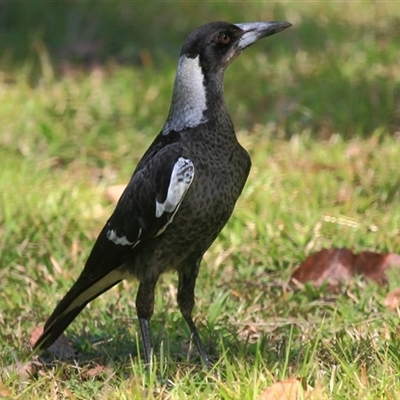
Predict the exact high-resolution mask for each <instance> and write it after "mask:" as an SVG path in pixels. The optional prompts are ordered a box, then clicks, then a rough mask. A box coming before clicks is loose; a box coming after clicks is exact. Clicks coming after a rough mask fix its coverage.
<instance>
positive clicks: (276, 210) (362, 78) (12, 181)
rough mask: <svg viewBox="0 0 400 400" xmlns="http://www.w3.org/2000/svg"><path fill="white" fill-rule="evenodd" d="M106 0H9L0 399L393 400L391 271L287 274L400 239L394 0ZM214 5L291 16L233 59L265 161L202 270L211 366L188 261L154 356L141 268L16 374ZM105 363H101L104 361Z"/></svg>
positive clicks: (398, 369)
mask: <svg viewBox="0 0 400 400" xmlns="http://www.w3.org/2000/svg"><path fill="white" fill-rule="evenodd" d="M97 4H98V5H97V6H96V7H93V4H92V3H90V2H80V1H77V2H57V5H56V4H55V3H54V4H53V3H52V7H54V8H53V9H52V12H50V11H49V8H48V5H47V3H44V2H43V3H37V4H35V7H38V8H37V10H36V9H33V8H32V7H33V6H31V5H30V3H24V7H21V8H15V5H13V3H7V5H2V6H1V7H3V11H4V10H5V11H7V12H0V14H1V17H0V22H2V24H0V26H1V27H0V48H1V49H2V50H4V51H2V52H1V54H3V55H2V56H1V57H0V121H1V126H0V257H1V258H0V322H1V327H2V328H1V330H0V376H1V381H0V398H22V399H25V398H26V399H31V398H61V399H62V398H76V399H87V398H90V397H93V398H110V399H128V398H129V399H131V398H138V399H139V398H140V399H142V398H168V399H182V398H188V399H198V398H206V399H213V398H218V399H220V398H223V399H257V398H258V397H259V395H260V393H261V392H262V391H263V389H264V388H266V387H267V386H269V385H270V384H272V383H273V382H275V381H277V380H282V379H285V378H288V377H303V378H305V379H306V381H307V382H308V384H309V385H311V386H313V387H315V388H316V389H315V390H316V391H318V393H319V394H318V396H317V398H319V399H360V398H362V399H374V400H375V399H397V398H398V397H399V395H400V379H399V378H400V356H399V354H400V353H399V348H400V343H399V342H400V336H399V329H398V324H399V316H398V314H396V313H392V312H389V311H388V310H386V309H385V307H384V306H383V300H384V298H385V296H386V294H387V292H388V291H389V290H390V289H394V288H395V287H398V286H400V279H399V277H398V274H397V273H396V272H393V273H391V274H390V279H389V285H388V287H378V286H376V285H374V284H372V283H368V282H364V281H363V280H362V279H356V280H354V282H352V283H351V284H350V285H349V286H348V287H345V288H343V290H341V291H340V293H337V294H330V293H328V292H326V290H324V289H323V288H322V289H315V288H313V287H312V286H310V285H306V286H305V287H304V288H303V289H294V288H292V287H290V286H289V285H288V281H289V278H290V276H291V273H292V272H293V270H294V269H295V268H296V266H297V265H299V263H301V261H302V260H304V259H305V257H306V256H307V255H309V254H310V253H312V252H314V251H317V250H319V249H321V248H323V247H333V246H334V247H344V246H346V247H349V248H351V249H353V250H354V251H356V252H357V251H363V250H373V251H378V252H397V253H399V252H400V174H399V160H400V146H399V132H400V113H399V109H400V103H399V99H400V74H399V65H398V64H399V58H398V49H399V48H400V35H399V31H398V29H397V26H398V24H399V19H400V7H398V6H397V4H396V3H380V2H366V3H353V4H351V3H342V2H340V3H335V2H329V3H328V2H324V3H322V2H320V3H301V4H300V3H298V4H296V3H282V2H277V3H271V4H268V5H267V4H265V3H249V4H248V5H246V9H245V10H244V9H243V7H242V6H241V5H240V4H238V3H229V2H219V3H203V4H200V3H196V2H187V3H179V4H172V3H151V4H149V5H148V6H145V5H139V3H134V2H124V3H122V2H121V3H114V4H113V3H111V2H98V3H97ZM121 10H122V11H121ZM36 13H37V14H36ZM34 15H36V16H37V18H36V19H35V18H30V17H32V16H34ZM161 16H162V17H161ZM90 18H91V19H90ZM212 19H226V20H231V21H251V20H261V19H286V20H288V21H290V22H292V23H293V24H294V27H293V28H291V29H290V30H288V31H285V32H284V33H281V34H279V35H277V36H274V37H272V38H269V39H266V40H264V41H262V42H260V43H258V44H257V45H255V46H254V48H252V49H249V50H248V51H246V52H245V53H244V54H243V55H242V56H241V57H240V58H239V59H238V60H236V61H235V63H234V65H232V67H231V68H230V69H229V70H228V72H227V75H226V80H225V88H226V90H225V91H226V97H227V102H228V106H229V108H230V110H231V114H232V117H233V119H234V122H235V125H236V128H237V132H238V136H239V139H240V141H241V143H242V144H243V145H244V146H245V147H246V148H247V149H248V150H249V152H250V154H251V156H252V160H253V169H252V172H251V175H250V177H249V180H248V183H247V185H246V187H245V189H244V192H243V194H242V197H241V199H240V200H239V202H238V204H237V207H236V210H235V213H234V215H233V217H232V218H231V220H230V221H229V223H228V225H227V226H226V228H225V229H224V230H223V232H222V233H221V235H220V236H219V238H218V239H217V241H216V242H215V243H214V244H213V246H212V248H211V249H210V251H209V252H208V253H207V254H206V256H205V260H204V263H203V265H202V268H201V271H200V276H199V278H198V282H197V289H196V299H197V303H196V308H195V319H196V321H197V323H198V325H199V328H200V333H201V336H202V337H203V339H204V342H205V344H206V347H207V349H208V351H209V352H210V354H211V355H212V357H213V359H214V360H215V367H214V369H213V370H212V371H206V370H204V369H203V368H202V367H201V363H200V360H199V357H198V356H197V355H196V352H195V351H194V350H193V351H191V348H192V345H191V343H190V340H189V332H188V329H187V327H186V326H185V324H184V321H183V320H182V318H181V316H180V313H179V311H178V307H177V305H176V299H175V296H176V281H177V280H176V276H175V275H166V276H163V277H162V279H161V280H160V282H159V285H158V287H157V291H156V307H155V313H154V317H153V320H152V333H153V339H154V343H155V362H154V365H153V367H152V370H151V372H145V371H144V369H143V365H142V363H141V359H140V353H139V354H138V351H137V345H138V344H139V346H140V341H139V339H138V325H137V322H136V315H135V306H134V299H135V295H136V289H137V284H136V283H135V282H132V283H123V284H121V285H120V286H118V287H117V288H115V289H113V290H111V291H110V292H108V293H105V294H104V295H103V296H101V297H100V298H99V299H97V300H95V301H94V302H93V303H92V304H91V305H90V306H89V307H87V309H85V310H84V311H83V312H82V314H81V315H80V316H79V317H78V318H77V319H76V321H74V323H73V324H72V325H71V326H70V327H69V328H68V330H67V338H68V339H69V340H70V341H71V343H72V344H73V346H74V348H75V349H76V350H77V351H78V352H79V356H78V359H77V361H76V362H75V361H57V362H54V363H53V364H51V365H47V366H46V367H42V368H40V370H39V371H38V373H37V374H35V376H34V377H26V376H25V377H24V376H21V375H20V374H18V373H17V372H16V371H14V370H13V368H12V366H16V365H17V364H19V363H24V362H26V361H27V360H29V357H30V354H31V347H30V344H29V338H30V335H31V332H32V330H33V329H34V328H35V327H37V326H41V325H42V324H43V323H44V321H45V319H46V318H47V317H48V315H49V314H50V312H51V311H52V309H53V307H54V306H55V304H56V302H57V301H58V300H59V299H60V298H61V297H62V295H63V294H64V293H65V292H66V291H67V290H68V288H69V287H70V285H71V283H72V282H73V279H74V278H76V277H77V275H78V274H79V272H80V270H81V268H82V265H83V263H84V262H85V260H86V258H87V256H88V254H89V251H90V249H91V246H92V244H93V241H94V240H95V238H96V236H97V234H98V233H99V231H100V229H101V228H102V226H103V224H104V222H105V221H106V219H107V217H108V216H109V215H110V213H111V212H112V210H113V206H112V205H111V204H109V203H108V202H107V200H106V199H105V197H104V189H105V188H106V187H108V186H110V185H113V184H119V183H126V182H127V181H128V179H129V177H130V174H131V173H132V171H133V169H134V167H135V165H136V163H137V161H138V160H139V158H140V156H141V155H142V154H143V152H144V151H145V149H146V148H147V146H148V145H149V144H150V142H151V141H152V139H153V137H154V136H155V135H156V134H157V133H158V131H159V129H160V128H161V126H162V124H163V122H164V119H165V117H166V114H167V112H168V106H169V101H170V95H171V89H172V82H173V78H174V73H175V65H176V58H177V55H178V54H179V48H180V46H181V44H182V41H183V39H184V37H185V35H186V34H187V33H188V32H189V31H190V30H191V29H192V28H193V27H194V26H197V25H199V24H201V23H203V22H206V21H209V20H212ZM89 20H90V21H92V24H93V26H92V28H90V26H91V25H88V24H89V22H88V21H89ZM34 21H35V22H34ZM93 21H94V22H93ZM6 28H7V29H6ZM89 28H90V29H89ZM103 28H104V29H103ZM144 31H145V32H146V34H143V32H144ZM78 39H79V40H81V41H82V42H83V41H85V40H86V41H89V42H90V41H102V43H103V45H102V47H101V50H98V51H97V52H95V53H94V54H91V55H90V57H89V58H90V59H89V60H88V59H87V56H82V57H80V56H78V55H76V54H75V53H71V52H70V53H68V51H64V52H63V51H62V50H63V49H65V48H71V43H75V42H74V40H78ZM79 40H78V41H79ZM68 46H70V47H68ZM85 57H86V58H85ZM67 63H68V68H67V69H66V64H67ZM63 71H64V72H63ZM99 365H101V366H104V367H105V372H104V373H103V374H99V375H97V376H95V377H91V375H90V369H91V368H92V367H93V366H99ZM10 366H11V367H10Z"/></svg>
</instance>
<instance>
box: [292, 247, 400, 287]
mask: <svg viewBox="0 0 400 400" xmlns="http://www.w3.org/2000/svg"><path fill="white" fill-rule="evenodd" d="M390 267H400V255H399V254H395V253H386V254H380V253H375V252H372V251H364V252H362V253H360V254H353V252H352V251H351V250H349V249H346V248H343V249H335V248H332V249H322V250H320V251H318V252H317V253H314V254H312V255H310V256H309V257H307V259H306V260H305V261H304V262H303V263H302V264H301V265H300V267H299V268H298V269H297V270H296V271H295V272H294V274H293V276H292V279H293V281H294V282H295V283H296V282H300V283H305V282H313V283H314V285H315V286H321V285H322V284H323V283H324V282H328V284H329V289H331V290H332V289H335V288H336V287H337V285H338V284H339V283H340V282H344V283H346V282H349V281H350V280H351V279H352V278H353V277H354V276H355V275H362V276H364V277H366V278H368V279H371V280H373V281H375V282H376V283H378V284H380V285H382V284H384V283H386V282H387V276H386V271H387V270H388V269H389V268H390Z"/></svg>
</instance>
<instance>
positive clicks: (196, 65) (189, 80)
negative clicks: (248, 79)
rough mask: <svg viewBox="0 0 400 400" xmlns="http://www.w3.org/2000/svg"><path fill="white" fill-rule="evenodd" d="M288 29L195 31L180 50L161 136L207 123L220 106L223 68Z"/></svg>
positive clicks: (217, 25) (210, 27) (247, 26)
mask: <svg viewBox="0 0 400 400" xmlns="http://www.w3.org/2000/svg"><path fill="white" fill-rule="evenodd" d="M289 26H291V24H290V23H288V22H250V23H243V24H230V23H228V22H211V23H209V24H206V25H203V26H200V27H199V28H197V29H195V30H194V31H193V32H192V33H191V34H190V35H189V36H188V37H187V39H186V41H185V44H184V45H183V48H182V52H181V55H180V58H179V63H178V70H177V74H176V78H175V85H174V93H173V95H172V103H171V108H170V112H169V115H168V119H167V121H166V123H165V125H164V127H163V129H162V133H163V134H164V135H166V134H168V133H169V132H170V131H177V132H179V131H182V130H184V129H187V128H194V127H196V126H198V125H199V124H202V123H204V122H206V121H208V120H209V118H210V115H211V113H212V112H214V113H218V112H219V111H218V110H217V109H219V108H220V107H223V106H224V100H223V85H222V80H223V75H224V71H225V69H226V68H227V66H228V65H229V64H230V63H231V62H232V60H233V59H235V58H236V57H237V56H238V55H239V54H240V52H241V51H242V50H243V49H245V48H246V47H249V46H250V45H251V44H253V43H254V42H256V41H257V40H259V39H261V38H263V37H266V36H270V35H273V34H274V33H277V32H280V31H282V30H284V29H286V28H288V27H289ZM211 103H213V104H212V106H210V104H211ZM218 105H219V106H220V107H218Z"/></svg>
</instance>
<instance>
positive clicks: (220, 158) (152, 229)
mask: <svg viewBox="0 0 400 400" xmlns="http://www.w3.org/2000/svg"><path fill="white" fill-rule="evenodd" d="M289 26H291V24H290V23H288V22H254V23H241V24H231V23H227V22H212V23H209V24H206V25H203V26H201V27H199V28H197V29H196V30H194V31H193V32H192V33H191V34H190V35H189V36H188V38H187V39H186V41H185V43H184V46H183V48H182V52H181V55H180V58H179V63H178V70H177V74H176V78H175V85H174V90H173V95H172V102H171V108H170V111H169V114H168V118H167V120H166V122H165V124H164V126H163V128H162V129H161V132H160V133H159V135H158V136H157V137H156V138H155V140H154V141H153V143H152V144H151V146H150V147H149V149H148V150H147V151H146V153H145V154H144V156H143V158H142V159H141V160H140V161H139V163H138V165H137V167H136V169H135V171H134V173H133V176H132V178H131V180H130V182H129V184H128V186H127V187H126V189H125V191H124V193H123V195H122V196H121V198H120V200H119V202H118V204H117V206H116V208H115V211H114V213H113V214H112V215H111V217H110V218H109V220H108V221H107V223H106V225H105V226H104V228H103V230H102V231H101V232H100V235H99V237H98V238H97V240H96V242H95V244H94V246H93V249H92V251H91V253H90V255H89V258H88V260H87V262H86V264H85V267H84V269H83V271H82V273H81V275H80V276H79V278H78V280H77V281H76V282H75V284H74V285H73V286H72V288H71V289H70V290H69V292H68V293H67V294H66V295H65V297H64V298H63V299H62V300H61V301H60V303H59V304H58V305H57V307H56V308H55V310H54V311H53V313H52V315H51V316H50V318H49V319H48V320H47V322H46V324H45V326H44V331H43V333H42V335H41V336H40V337H39V339H38V340H37V342H36V343H35V345H34V348H36V349H45V348H47V347H49V346H50V345H51V344H52V343H53V342H54V341H55V340H56V339H57V338H58V336H59V335H60V334H61V333H62V332H63V331H64V330H65V329H66V328H67V327H68V325H69V324H70V323H71V322H72V321H73V320H74V318H75V317H76V316H77V315H78V314H79V313H80V312H81V311H82V309H83V308H84V307H85V306H86V305H87V304H88V303H89V302H90V301H92V300H93V299H95V298H96V297H98V296H99V295H101V294H102V293H104V292H105V291H107V290H108V289H110V288H111V287H113V286H114V285H116V284H117V283H119V282H121V281H122V280H123V279H130V278H136V279H138V280H139V288H138V291H137V295H136V311H137V316H138V319H139V323H140V328H141V335H142V341H143V346H144V360H145V362H146V363H149V362H150V359H151V349H152V347H151V339H150V326H149V321H150V318H151V317H152V314H153V308H154V289H155V286H156V284H157V280H158V278H159V277H160V274H162V273H164V272H167V271H176V272H177V274H178V277H179V286H178V304H179V308H180V310H181V312H182V315H183V317H184V319H185V320H186V322H187V324H188V326H189V329H190V331H191V333H192V336H193V339H194V341H195V343H196V345H197V348H198V350H199V353H200V355H201V357H202V358H203V360H204V361H205V363H206V364H207V365H209V364H210V360H209V357H208V355H207V353H206V351H205V349H204V346H203V344H202V342H201V340H200V336H199V334H198V332H197V329H196V326H195V324H194V322H193V319H192V310H193V306H194V303H195V301H194V289H195V283H196V278H197V275H198V273H199V268H200V262H201V260H202V258H203V255H204V253H205V252H206V251H207V249H208V248H209V247H210V245H211V244H212V243H213V242H214V240H215V238H216V237H217V235H218V234H219V232H220V231H221V229H222V228H223V227H224V225H225V224H226V222H227V221H228V219H229V217H230V216H231V214H232V211H233V208H234V206H235V203H236V201H237V199H238V197H239V196H240V194H241V192H242V189H243V186H244V184H245V182H246V179H247V176H248V174H249V171H250V166H251V161H250V157H249V155H248V154H247V152H246V150H245V149H244V148H243V147H242V146H241V145H240V144H239V142H238V140H237V138H236V135H235V130H234V127H233V124H232V120H231V117H230V116H229V113H228V110H227V107H226V105H225V101H224V93H223V76H224V72H225V70H226V68H227V66H228V65H229V64H230V63H231V62H232V60H233V59H234V58H235V57H237V56H238V55H239V54H240V52H241V51H242V50H243V49H245V48H246V47H249V46H250V45H251V44H253V43H254V42H256V41H257V40H259V39H261V38H263V37H266V36H270V35H273V34H275V33H277V32H280V31H282V30H284V29H286V28H288V27H289Z"/></svg>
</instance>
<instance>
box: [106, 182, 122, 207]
mask: <svg viewBox="0 0 400 400" xmlns="http://www.w3.org/2000/svg"><path fill="white" fill-rule="evenodd" d="M125 187H126V185H114V186H109V187H108V188H107V189H106V190H105V191H104V195H105V196H106V198H107V200H109V201H111V203H115V204H116V203H118V200H119V198H120V197H121V195H122V193H123V192H124V190H125Z"/></svg>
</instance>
